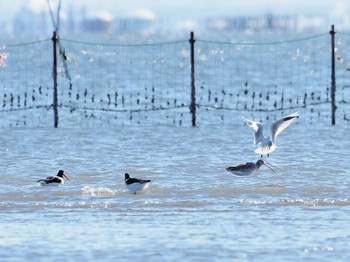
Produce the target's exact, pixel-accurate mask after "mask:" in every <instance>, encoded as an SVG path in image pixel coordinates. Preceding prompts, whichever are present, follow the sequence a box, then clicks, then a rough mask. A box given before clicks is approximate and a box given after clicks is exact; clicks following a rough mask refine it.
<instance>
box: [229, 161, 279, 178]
mask: <svg viewBox="0 0 350 262" xmlns="http://www.w3.org/2000/svg"><path fill="white" fill-rule="evenodd" d="M262 165H264V166H267V167H268V168H270V169H271V170H272V172H274V173H276V171H275V170H274V169H273V168H272V165H271V164H268V163H265V162H264V161H263V160H261V159H260V160H258V161H257V162H256V163H253V162H247V163H242V164H239V165H237V166H229V167H227V168H226V171H229V172H232V173H233V174H235V175H237V176H249V175H250V174H251V173H253V172H256V171H258V170H259V168H260V167H261V166H262Z"/></svg>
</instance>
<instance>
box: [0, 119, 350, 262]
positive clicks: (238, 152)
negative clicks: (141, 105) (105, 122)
mask: <svg viewBox="0 0 350 262" xmlns="http://www.w3.org/2000/svg"><path fill="white" fill-rule="evenodd" d="M301 117H302V116H301ZM266 124H268V123H266ZM347 135H348V126H346V125H336V126H331V125H330V124H329V125H328V124H319V125H317V124H314V125H309V124H304V123H303V122H302V121H301V120H299V119H298V120H296V121H295V122H294V123H292V125H291V126H290V127H288V129H286V130H285V131H284V132H283V133H281V134H280V136H279V137H278V141H277V149H276V151H275V152H274V153H272V154H271V155H270V157H269V158H266V159H265V160H266V161H267V162H269V163H271V164H273V165H275V166H276V167H277V168H278V172H277V173H276V174H273V173H271V171H270V170H269V169H267V168H264V167H262V168H261V169H260V171H259V172H258V173H256V174H252V175H251V176H248V177H237V176H234V175H232V174H231V173H228V172H226V171H225V167H227V166H229V165H233V164H239V163H241V162H245V161H257V160H258V159H259V156H258V155H256V154H254V152H253V149H254V147H253V137H252V131H251V130H250V129H249V128H248V127H246V126H244V124H243V122H242V121H241V120H240V119H238V118H237V123H234V124H227V125H222V126H211V125H207V126H199V127H195V128H192V127H173V126H171V127H168V126H154V127H135V126H127V127H120V128H114V129H107V128H100V129H82V128H75V129H64V128H59V129H53V128H38V129H35V128H34V129H29V128H23V129H20V128H12V129H0V143H1V144H0V161H1V172H0V232H1V234H0V257H1V260H2V261H62V260H66V261H93V260H97V261H131V260H132V261H234V260H239V261H347V259H348V258H349V257H350V229H349V222H350V216H349V212H350V195H349V186H350V172H349V170H348V160H349V147H350V141H349V139H346V138H347ZM59 169H64V170H65V171H66V173H67V174H68V175H69V177H70V179H71V180H70V181H68V182H67V183H66V184H64V185H63V186H61V187H41V186H39V185H37V184H36V180H37V179H40V178H45V177H47V176H49V175H55V174H56V173H57V171H58V170H59ZM125 172H129V173H130V174H131V175H133V176H136V177H142V178H147V179H151V180H152V182H151V184H150V186H149V188H148V189H147V190H146V191H145V192H143V193H140V194H137V195H133V194H131V193H130V192H129V191H127V189H126V188H125V186H124V181H123V178H124V173H125Z"/></svg>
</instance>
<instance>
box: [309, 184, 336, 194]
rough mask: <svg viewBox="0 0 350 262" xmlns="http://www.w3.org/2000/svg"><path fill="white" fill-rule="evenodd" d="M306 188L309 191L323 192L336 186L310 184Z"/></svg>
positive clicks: (332, 189) (333, 189)
mask: <svg viewBox="0 0 350 262" xmlns="http://www.w3.org/2000/svg"><path fill="white" fill-rule="evenodd" d="M306 190H307V191H308V192H310V193H317V192H324V191H327V192H328V191H335V190H336V188H335V187H332V186H310V187H306Z"/></svg>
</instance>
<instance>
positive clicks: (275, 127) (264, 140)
mask: <svg viewBox="0 0 350 262" xmlns="http://www.w3.org/2000/svg"><path fill="white" fill-rule="evenodd" d="M298 116H299V112H295V113H293V114H290V115H288V116H285V117H283V118H282V119H280V120H277V121H276V122H274V123H273V124H272V126H271V133H270V137H266V136H264V134H263V125H262V124H261V123H259V122H256V121H253V120H249V119H246V118H244V117H243V119H244V121H245V123H246V124H247V125H248V126H250V127H251V128H252V129H253V130H254V144H255V145H259V146H258V147H257V148H256V149H255V151H254V152H255V153H257V154H260V155H261V157H262V156H263V155H266V154H267V156H269V154H270V153H271V152H273V151H274V150H275V149H276V137H277V136H278V134H279V133H281V132H282V131H283V130H284V129H285V128H286V127H288V126H289V125H290V123H292V122H293V120H294V119H295V118H296V117H298Z"/></svg>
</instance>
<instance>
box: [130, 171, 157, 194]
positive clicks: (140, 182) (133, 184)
mask: <svg viewBox="0 0 350 262" xmlns="http://www.w3.org/2000/svg"><path fill="white" fill-rule="evenodd" d="M149 182H151V180H145V179H140V178H132V177H130V175H129V174H128V173H125V186H126V188H127V189H129V190H130V191H131V192H132V193H134V194H135V195H136V192H137V191H141V190H144V189H145V188H147V187H148V183H149Z"/></svg>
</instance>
